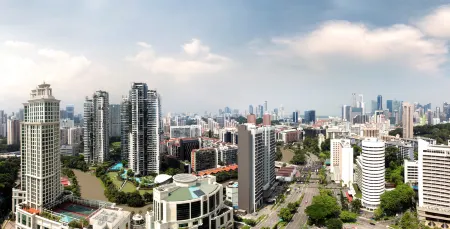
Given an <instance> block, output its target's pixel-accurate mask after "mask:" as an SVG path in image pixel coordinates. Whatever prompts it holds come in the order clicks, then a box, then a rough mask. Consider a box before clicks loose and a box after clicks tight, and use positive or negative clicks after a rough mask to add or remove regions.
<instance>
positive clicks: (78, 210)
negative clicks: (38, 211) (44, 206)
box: [51, 202, 98, 223]
mask: <svg viewBox="0 0 450 229" xmlns="http://www.w3.org/2000/svg"><path fill="white" fill-rule="evenodd" d="M96 210H98V208H95V207H92V206H86V205H82V204H78V203H73V202H64V203H62V204H60V205H58V206H56V207H54V208H53V209H51V211H53V212H55V213H58V214H59V215H60V216H62V219H61V220H62V221H64V222H66V223H69V222H70V221H72V220H78V219H85V218H87V217H88V216H89V215H90V214H92V213H93V212H95V211H96Z"/></svg>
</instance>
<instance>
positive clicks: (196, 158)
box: [191, 148, 218, 172]
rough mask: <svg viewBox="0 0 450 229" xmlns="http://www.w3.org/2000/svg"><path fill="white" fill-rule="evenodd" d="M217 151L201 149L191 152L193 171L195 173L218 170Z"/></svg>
mask: <svg viewBox="0 0 450 229" xmlns="http://www.w3.org/2000/svg"><path fill="white" fill-rule="evenodd" d="M217 165H218V157H217V149H215V148H201V149H195V150H192V152H191V169H192V171H194V172H199V171H202V170H207V169H212V168H217Z"/></svg>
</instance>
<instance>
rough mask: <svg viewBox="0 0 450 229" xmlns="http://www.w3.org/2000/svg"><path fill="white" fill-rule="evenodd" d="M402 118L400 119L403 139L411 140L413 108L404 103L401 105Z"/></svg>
mask: <svg viewBox="0 0 450 229" xmlns="http://www.w3.org/2000/svg"><path fill="white" fill-rule="evenodd" d="M402 110H403V118H402V128H403V138H413V137H414V136H413V133H414V132H413V127H414V124H413V113H414V111H413V108H412V105H411V104H409V103H407V102H404V103H403V105H402Z"/></svg>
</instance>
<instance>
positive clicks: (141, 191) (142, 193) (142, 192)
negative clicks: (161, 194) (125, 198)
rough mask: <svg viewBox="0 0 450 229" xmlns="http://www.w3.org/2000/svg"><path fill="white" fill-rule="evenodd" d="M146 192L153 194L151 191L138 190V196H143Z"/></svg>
mask: <svg viewBox="0 0 450 229" xmlns="http://www.w3.org/2000/svg"><path fill="white" fill-rule="evenodd" d="M146 192H149V193H153V190H139V194H141V195H144V193H146Z"/></svg>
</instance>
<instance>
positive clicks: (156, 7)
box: [0, 0, 450, 115]
mask: <svg viewBox="0 0 450 229" xmlns="http://www.w3.org/2000/svg"><path fill="white" fill-rule="evenodd" d="M445 3H448V2H447V1H437V0H432V1H420V0H413V1H408V4H405V3H404V2H392V1H376V2H374V1H355V0H333V1H331V0H330V1H314V2H311V1H288V2H283V4H280V2H277V1H258V3H256V2H254V1H244V2H243V1H195V2H180V1H136V2H132V3H131V2H130V3H127V4H123V3H122V2H119V1H103V0H95V1H93V0H85V1H39V2H28V1H27V2H25V1H2V2H1V3H0V73H1V79H2V82H1V84H0V85H1V90H0V104H1V105H2V109H4V110H5V111H7V112H15V111H17V110H18V109H19V108H21V106H22V103H23V102H24V101H26V100H27V99H28V95H27V93H24V92H28V91H30V90H31V89H32V88H34V87H35V85H37V84H40V83H42V82H43V81H47V82H50V83H51V84H52V87H53V88H54V91H55V94H57V95H58V98H59V99H60V100H61V101H62V103H61V105H62V107H64V106H65V105H66V104H75V110H76V111H77V113H78V112H81V110H82V103H83V100H84V97H85V96H91V94H92V92H93V91H95V90H105V91H108V92H109V94H110V102H111V103H120V99H121V97H122V95H127V94H128V89H129V87H130V85H131V83H132V82H145V83H147V84H148V85H149V88H157V89H158V92H159V93H160V94H161V97H162V101H163V103H164V106H163V108H162V109H163V111H164V112H169V111H172V112H185V111H187V112H198V113H203V112H205V111H209V112H217V111H218V109H221V108H223V107H225V106H229V107H231V108H233V109H239V110H240V111H241V112H244V110H246V109H248V105H249V104H255V105H256V104H262V103H263V102H264V101H268V103H269V108H270V109H273V108H276V107H279V106H280V105H281V104H283V106H284V109H285V110H286V111H287V112H291V111H292V110H300V111H301V112H303V111H304V110H308V109H315V110H316V111H317V114H318V115H338V114H340V107H341V105H342V104H350V103H351V99H350V95H351V93H354V92H356V93H360V94H364V96H365V99H366V100H367V101H370V100H375V99H376V96H377V95H379V94H380V95H383V97H384V98H385V99H398V100H401V101H410V102H419V103H428V102H431V103H432V104H433V107H434V106H435V105H441V104H442V103H443V102H444V101H445V98H447V97H448V96H450V91H449V90H448V89H447V85H449V83H450V80H449V78H448V76H449V75H450V74H449V73H450V68H449V61H448V60H449V43H448V41H449V40H450V23H444V22H446V21H447V22H448V21H449V20H450V16H449V15H450V6H449V5H445Z"/></svg>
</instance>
